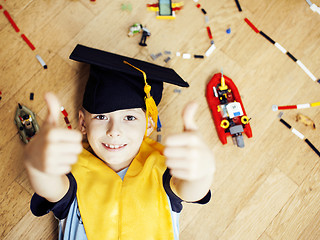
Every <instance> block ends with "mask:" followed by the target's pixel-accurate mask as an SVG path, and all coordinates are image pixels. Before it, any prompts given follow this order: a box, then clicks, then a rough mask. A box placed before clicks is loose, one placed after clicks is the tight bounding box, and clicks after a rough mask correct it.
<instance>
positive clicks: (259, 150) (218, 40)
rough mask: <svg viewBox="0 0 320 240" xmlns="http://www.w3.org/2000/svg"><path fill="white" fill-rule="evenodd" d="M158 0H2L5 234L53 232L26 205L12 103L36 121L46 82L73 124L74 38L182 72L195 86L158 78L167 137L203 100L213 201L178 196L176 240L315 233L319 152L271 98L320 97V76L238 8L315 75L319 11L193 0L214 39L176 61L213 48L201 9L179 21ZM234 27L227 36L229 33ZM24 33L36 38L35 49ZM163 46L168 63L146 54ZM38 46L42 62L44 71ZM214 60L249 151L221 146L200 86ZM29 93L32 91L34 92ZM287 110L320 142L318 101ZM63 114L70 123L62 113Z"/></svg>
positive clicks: (79, 69)
mask: <svg viewBox="0 0 320 240" xmlns="http://www.w3.org/2000/svg"><path fill="white" fill-rule="evenodd" d="M312 1H313V2H314V3H315V4H317V5H320V2H319V1H316V0H312ZM154 2H156V1H154ZM154 2H152V1H150V2H148V1H142V0H141V1H110V0H109V1H108V0H96V2H91V1H89V0H78V1H77V0H69V1H68V0H55V1H53V0H47V1H40V0H6V1H5V0H0V5H2V7H3V8H2V9H1V10H0V12H1V14H0V66H1V70H0V71H1V77H0V91H1V92H2V95H1V96H2V99H1V100H0V113H1V114H0V122H1V125H0V136H1V140H0V163H1V168H0V181H1V184H0V239H10V240H11V239H14V240H15V239H57V222H56V220H55V219H54V217H53V215H52V214H49V215H47V216H45V217H42V218H40V219H39V218H36V217H34V216H33V215H32V214H31V212H30V210H29V203H30V198H31V196H32V189H31V188H30V185H29V182H28V179H27V176H26V173H25V170H24V167H23V163H22V159H23V147H24V144H23V143H22V142H21V140H20V139H19V135H18V130H17V127H16V126H15V124H14V122H13V118H14V114H15V110H16V107H17V103H18V102H19V103H22V104H24V105H26V106H27V107H29V108H30V109H32V110H33V111H34V112H35V113H36V114H37V119H38V122H39V124H40V126H41V123H42V122H43V119H44V116H45V115H46V112H47V109H46V106H45V103H44V100H43V95H44V93H45V92H48V91H53V92H54V93H56V94H57V95H58V96H59V98H60V100H61V103H62V104H63V106H64V107H65V109H66V110H67V111H68V113H69V119H70V120H71V124H72V126H73V127H76V126H77V112H78V109H79V106H80V104H81V95H82V92H83V88H84V84H85V82H86V79H87V76H88V67H87V66H84V65H82V64H79V63H76V62H73V61H71V60H69V59H68V56H69V54H70V53H71V51H72V49H73V48H74V47H75V45H76V44H77V43H81V44H84V45H87V46H90V47H95V48H99V49H103V50H106V51H110V52H114V53H118V54H123V55H126V56H129V57H135V58H137V59H142V60H146V61H150V62H153V63H155V64H158V65H162V66H167V67H171V68H173V69H175V70H176V72H177V73H178V74H179V75H181V77H182V78H184V79H185V80H186V81H188V82H189V84H190V88H188V89H181V93H176V92H174V90H175V87H174V86H168V85H166V86H165V89H164V97H163V101H162V102H161V104H160V106H159V110H160V117H161V122H162V126H163V128H162V139H165V137H166V136H168V135H169V134H172V133H177V132H180V131H182V120H181V119H180V115H181V111H182V109H183V106H184V105H185V104H186V103H187V102H188V101H190V100H196V101H197V102H198V103H199V104H200V108H199V110H198V114H197V116H196V121H197V124H198V125H199V131H200V132H201V133H202V135H203V137H204V138H205V140H206V141H207V143H208V144H209V146H210V147H211V148H212V151H213V152H214V154H215V158H216V165H217V172H216V176H215V181H214V183H213V185H212V193H213V196H212V200H211V201H210V203H209V204H207V205H205V206H197V205H191V204H184V211H183V213H182V215H181V223H180V239H181V240H193V239H196V240H215V239H237V240H239V239H240V240H242V239H243V240H248V239H250V240H251V239H257V240H258V239H259V240H276V239H288V240H294V239H299V240H300V239H305V240H316V239H319V238H320V231H319V229H320V220H319V219H320V163H319V159H320V158H319V156H318V155H317V154H316V153H315V152H314V151H313V150H312V149H311V148H310V147H309V146H308V145H307V144H306V143H305V142H304V141H302V140H301V139H299V138H298V137H297V136H296V135H294V134H293V133H292V132H290V130H289V129H288V128H286V127H285V126H284V125H282V124H281V123H280V122H279V119H278V118H277V114H278V112H273V111H272V110H271V106H272V105H273V104H276V105H291V104H303V103H313V102H318V101H320V95H319V91H320V84H319V83H317V82H314V81H312V80H311V78H310V77H308V75H307V74H306V73H305V72H304V71H303V70H302V69H301V68H300V67H299V66H298V65H297V64H296V63H294V62H293V61H292V60H291V59H290V58H289V57H288V56H286V55H285V54H283V53H281V52H280V51H279V50H278V49H277V48H276V47H275V46H274V45H272V44H271V43H270V42H268V41H267V40H266V39H265V38H263V37H262V36H261V35H260V34H256V33H255V32H254V31H253V30H252V29H251V28H250V27H249V26H248V25H247V24H246V23H245V22H244V18H245V17H247V18H248V19H249V20H251V21H252V23H253V24H255V26H256V27H257V28H258V29H259V30H262V31H263V32H265V33H266V34H267V35H269V36H270V37H271V38H272V39H273V40H274V41H276V42H278V43H279V44H281V45H282V46H283V47H284V48H285V49H287V50H288V51H289V52H290V53H291V54H292V55H293V56H295V57H296V58H297V59H299V60H300V61H301V62H302V63H303V64H304V65H305V66H306V67H307V68H308V69H309V70H310V71H311V72H312V73H313V74H314V75H315V76H316V77H317V78H319V76H320V69H319V65H320V57H319V56H320V48H319V46H320V15H319V14H317V13H315V12H312V10H311V9H310V8H309V5H308V4H307V2H306V1H304V0H282V1H278V0H260V1H254V0H247V1H240V4H241V7H242V9H243V11H242V12H239V11H238V9H237V7H236V4H235V1H233V0H227V1H218V0H211V1H201V0H200V1H199V3H200V4H201V7H203V8H204V9H205V10H206V11H207V16H208V17H209V26H210V27H211V30H212V33H213V38H214V41H215V45H216V47H217V49H216V50H215V51H214V52H213V53H212V54H211V55H210V56H209V57H207V58H205V59H193V58H192V59H182V58H181V57H177V56H176V55H175V54H176V52H181V53H191V54H204V53H205V51H206V50H207V49H208V48H209V46H210V41H209V38H208V36H207V31H206V28H205V27H206V24H205V19H204V14H203V13H202V12H201V10H200V9H198V8H197V7H196V6H195V3H194V1H191V0H189V1H185V2H184V4H185V6H184V8H183V9H182V10H181V11H180V12H178V13H177V17H176V19H175V20H171V21H169V20H156V18H155V13H154V12H150V11H147V9H146V4H147V3H154ZM122 3H124V4H128V3H131V4H132V11H131V12H130V11H123V10H121V4H122ZM4 10H7V11H8V12H9V13H10V15H11V17H12V18H13V19H14V21H15V22H16V24H17V26H18V27H19V29H20V32H19V33H17V32H15V30H14V29H13V27H12V26H11V25H10V23H9V21H8V20H7V18H6V17H5V15H4V14H3V12H4ZM134 23H142V24H143V25H146V26H147V28H148V29H149V30H150V31H151V37H150V38H148V39H147V44H148V46H147V47H140V46H139V45H138V43H139V41H140V36H141V35H138V36H134V37H132V38H129V37H127V33H128V29H129V27H130V26H131V25H132V24H134ZM229 27H230V28H231V34H227V33H226V29H228V28H229ZM21 34H25V35H26V36H27V37H28V38H29V39H30V41H31V42H32V43H33V44H34V46H35V47H36V49H35V50H34V51H32V50H31V49H30V48H29V47H28V45H27V44H26V43H25V42H24V41H23V40H22V38H21V36H20V35H21ZM165 50H167V51H171V52H172V54H171V55H168V56H170V57H171V60H170V61H169V62H168V63H165V62H164V59H165V58H166V57H167V56H166V55H164V54H163V56H162V57H159V58H158V59H157V60H155V61H153V60H152V58H151V57H150V54H152V53H153V54H156V53H159V52H162V53H163V52H164V51H165ZM36 54H39V55H40V56H41V57H42V58H43V60H44V61H45V62H46V63H47V65H48V69H47V70H44V69H43V68H42V67H41V65H40V64H39V63H38V61H37V60H36V58H35V56H36ZM221 68H223V72H224V74H225V75H226V76H228V77H230V78H232V79H233V81H234V82H235V84H236V85H237V87H238V89H239V91H240V94H241V96H242V100H243V103H244V106H245V109H246V112H247V114H248V116H249V117H251V118H252V119H251V122H250V123H251V126H252V131H253V138H251V139H248V138H247V137H246V136H245V137H244V141H245V148H244V149H240V148H237V147H236V146H234V145H233V144H232V141H231V139H230V138H229V139H228V144H227V145H222V144H221V142H220V141H219V139H218V136H217V133H216V130H215V127H214V124H213V120H212V117H211V113H210V110H209V108H208V105H207V102H206V98H205V87H206V84H207V83H208V81H209V80H210V79H211V77H212V76H213V75H214V74H215V73H217V72H219V71H220V69H221ZM30 92H34V94H35V98H34V100H33V101H31V100H30V99H29V94H30ZM297 113H302V114H304V115H307V116H308V117H310V118H311V119H313V121H314V122H315V124H316V127H317V128H316V129H315V130H314V129H312V128H311V127H307V126H304V125H303V124H302V123H300V122H296V121H295V116H296V114H297ZM283 119H284V120H285V121H287V122H288V123H289V124H291V125H292V127H294V128H295V129H297V130H298V131H299V132H301V133H302V134H304V136H305V137H307V138H308V139H309V140H310V141H311V142H312V143H313V144H314V146H315V147H317V148H320V139H319V127H320V122H319V119H320V107H313V108H308V109H301V110H287V111H285V113H284V116H283ZM61 124H65V123H64V121H63V117H62V115H61ZM63 126H64V125H63ZM154 137H155V136H154Z"/></svg>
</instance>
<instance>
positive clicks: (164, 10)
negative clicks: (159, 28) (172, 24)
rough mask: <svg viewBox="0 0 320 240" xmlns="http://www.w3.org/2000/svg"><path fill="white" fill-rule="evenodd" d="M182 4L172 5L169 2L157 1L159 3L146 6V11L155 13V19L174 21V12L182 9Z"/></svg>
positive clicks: (164, 0) (169, 0) (166, 0)
mask: <svg viewBox="0 0 320 240" xmlns="http://www.w3.org/2000/svg"><path fill="white" fill-rule="evenodd" d="M183 5H184V3H183V2H179V3H172V1H171V0H159V3H154V4H147V9H148V10H150V11H154V12H157V17H156V18H157V19H175V18H176V14H175V13H176V12H177V11H180V10H181V9H182V8H183Z"/></svg>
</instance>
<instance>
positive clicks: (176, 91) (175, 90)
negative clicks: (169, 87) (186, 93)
mask: <svg viewBox="0 0 320 240" xmlns="http://www.w3.org/2000/svg"><path fill="white" fill-rule="evenodd" d="M173 92H174V93H181V89H178V88H175V89H174V90H173Z"/></svg>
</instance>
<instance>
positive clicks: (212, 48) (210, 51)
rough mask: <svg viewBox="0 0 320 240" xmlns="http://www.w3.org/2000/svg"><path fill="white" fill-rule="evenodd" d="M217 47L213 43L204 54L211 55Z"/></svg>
mask: <svg viewBox="0 0 320 240" xmlns="http://www.w3.org/2000/svg"><path fill="white" fill-rule="evenodd" d="M215 49H216V46H215V45H214V44H211V46H210V47H209V48H208V50H207V51H206V53H205V54H204V55H206V56H207V57H209V56H210V55H211V53H212V52H213V51H214V50H215Z"/></svg>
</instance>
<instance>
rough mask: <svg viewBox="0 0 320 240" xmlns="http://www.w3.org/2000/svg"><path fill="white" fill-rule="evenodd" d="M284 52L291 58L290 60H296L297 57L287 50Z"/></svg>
mask: <svg viewBox="0 0 320 240" xmlns="http://www.w3.org/2000/svg"><path fill="white" fill-rule="evenodd" d="M286 54H287V55H288V56H289V58H291V60H292V61H294V62H296V61H297V59H296V58H295V57H294V56H293V55H292V54H291V53H290V52H287V53H286Z"/></svg>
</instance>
